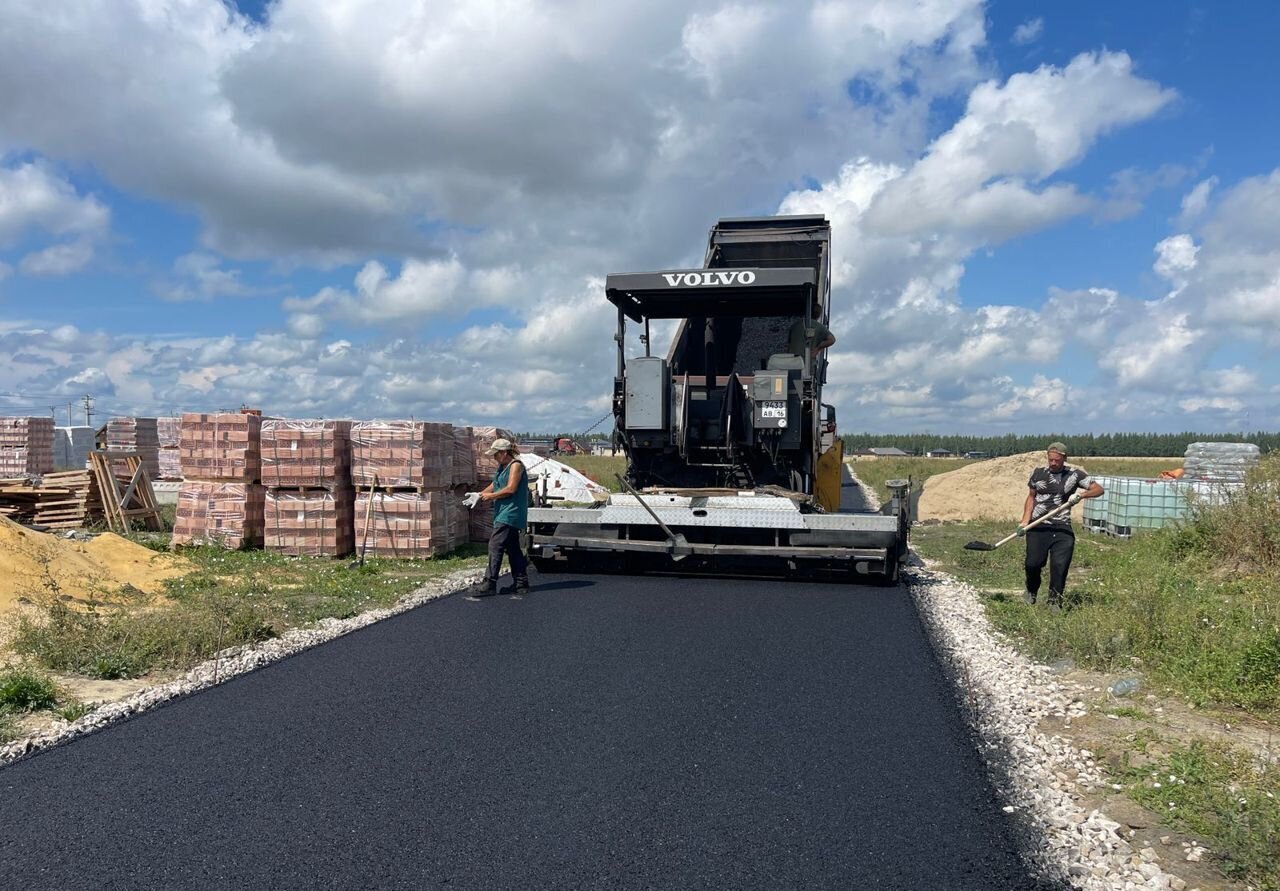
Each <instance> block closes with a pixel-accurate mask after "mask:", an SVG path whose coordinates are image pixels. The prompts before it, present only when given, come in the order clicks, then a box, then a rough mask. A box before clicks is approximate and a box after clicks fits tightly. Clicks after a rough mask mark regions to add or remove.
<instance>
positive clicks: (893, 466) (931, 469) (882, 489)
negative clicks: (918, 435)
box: [853, 458, 975, 503]
mask: <svg viewBox="0 0 1280 891" xmlns="http://www.w3.org/2000/svg"><path fill="white" fill-rule="evenodd" d="M973 463H975V462H973V461H969V460H967V459H965V458H871V459H867V458H859V459H855V460H854V462H853V472H854V474H855V475H856V476H857V477H858V479H859V480H860V481H862V483H863V484H864V485H867V486H870V487H871V488H872V489H873V490H875V493H876V494H877V495H879V496H880V501H881V503H884V502H886V501H888V500H889V487H888V486H886V485H885V483H886V482H887V481H888V480H904V479H907V478H908V477H910V478H911V484H912V491H914V492H917V493H918V492H919V491H920V489H921V487H922V486H924V481H925V480H927V479H928V478H929V477H931V476H936V475H937V474H939V473H947V472H949V471H952V470H959V469H960V468H961V467H964V466H965V465H967V464H973Z"/></svg>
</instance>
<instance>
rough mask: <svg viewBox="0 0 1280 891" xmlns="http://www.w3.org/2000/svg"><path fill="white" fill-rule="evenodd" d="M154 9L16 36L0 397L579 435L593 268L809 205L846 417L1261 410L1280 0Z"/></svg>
mask: <svg viewBox="0 0 1280 891" xmlns="http://www.w3.org/2000/svg"><path fill="white" fill-rule="evenodd" d="M159 5H160V6H166V4H159ZM155 6H156V4H146V5H143V4H140V3H137V2H134V0H121V2H120V3H119V4H118V5H115V6H112V7H111V9H110V10H108V9H106V8H105V6H104V8H100V9H99V8H93V7H89V6H86V7H83V8H77V9H75V10H73V11H71V12H65V11H64V12H61V13H59V14H58V15H57V16H56V17H55V16H53V15H51V14H50V13H49V12H48V11H47V9H46V8H45V6H44V5H42V4H38V3H35V2H30V3H23V2H19V3H17V4H14V7H13V10H12V12H11V13H10V15H9V19H10V27H9V28H7V29H6V31H5V33H4V34H2V35H0V77H2V78H3V80H4V82H5V83H8V84H21V85H22V89H21V90H16V91H11V92H10V96H9V98H8V99H7V100H5V101H0V341H3V346H4V358H0V412H10V413H13V412H19V411H24V412H25V411H32V412H37V411H38V412H40V413H43V412H44V411H46V410H47V408H46V406H47V405H48V404H52V403H54V402H57V403H58V404H62V403H64V402H65V401H66V400H67V399H68V398H70V397H73V396H77V397H78V396H79V395H80V394H82V393H86V392H88V393H92V394H93V395H94V396H95V397H96V399H97V400H98V404H99V407H100V409H101V410H102V411H103V412H104V413H133V412H138V413H147V412H157V411H167V410H173V409H183V408H190V409H211V408H219V407H235V406H239V405H240V404H243V403H248V404H253V405H260V406H262V407H263V408H264V409H266V410H268V411H270V412H273V413H277V414H288V415H330V416H332V415H348V416H355V417H373V416H389V415H410V414H412V415H415V416H419V417H423V416H426V417H440V418H442V419H448V420H455V421H459V422H471V423H502V424H506V425H511V426H514V427H516V428H519V429H546V430H553V429H555V430H562V429H576V428H579V427H581V426H584V425H585V424H587V423H589V422H592V421H595V420H596V419H597V418H599V417H600V415H602V414H603V413H604V412H605V411H607V409H608V393H609V389H610V378H611V374H612V372H611V367H612V360H613V357H612V349H611V347H612V344H611V342H610V341H609V339H608V336H609V332H610V328H611V324H612V321H611V318H610V314H609V312H608V309H607V307H606V305H605V303H604V300H603V294H602V292H601V289H600V287H599V279H600V278H601V277H602V276H603V275H604V274H606V273H608V272H611V271H620V270H635V269H643V268H661V267H677V266H684V265H690V264H694V263H696V262H697V261H698V260H699V259H700V256H701V251H702V243H703V239H704V238H705V232H706V229H707V227H708V226H709V225H710V224H711V223H712V222H713V221H714V220H715V219H716V218H717V217H719V216H735V215H742V214H758V213H774V212H779V211H790V212H794V211H804V212H823V213H826V214H828V216H829V217H830V218H831V219H832V221H833V225H834V239H835V242H836V258H837V266H838V269H837V277H836V307H835V314H834V317H833V327H834V329H835V331H836V333H837V335H838V337H839V341H838V343H837V345H836V347H835V348H834V349H833V351H832V375H831V388H830V392H831V395H832V397H833V398H834V400H835V401H836V402H837V405H838V407H839V408H840V410H841V411H840V416H841V418H842V423H843V424H844V425H845V427H846V428H847V429H871V430H882V431H893V430H934V431H938V432H944V431H956V432H987V431H994V432H1004V431H1007V430H1016V431H1035V430H1049V429H1055V430H1070V431H1080V432H1083V431H1087V430H1095V431H1104V430H1182V429H1200V430H1235V429H1241V428H1243V427H1245V426H1251V427H1256V428H1272V429H1274V428H1275V427H1276V426H1277V423H1278V422H1280V391H1278V390H1277V384H1276V382H1277V381H1280V367H1277V360H1276V359H1274V358H1272V355H1273V354H1274V353H1275V346H1276V343H1277V340H1280V227H1278V226H1277V225H1276V224H1274V223H1269V222H1268V221H1267V217H1266V214H1265V213H1264V212H1263V211H1262V210H1261V209H1263V208H1267V207H1269V206H1274V204H1270V203H1269V202H1270V201H1271V199H1272V198H1280V175H1275V174H1274V172H1275V171H1276V170H1277V168H1280V159H1278V158H1277V157H1276V150H1275V146H1276V145H1277V144H1280V140H1278V139H1277V133H1276V128H1277V126H1278V125H1277V121H1278V120H1280V115H1278V114H1277V111H1280V109H1277V107H1276V106H1277V103H1278V101H1280V100H1277V97H1276V94H1275V91H1274V89H1273V88H1272V87H1271V84H1273V83H1274V82H1275V81H1276V80H1277V74H1278V73H1277V72H1276V71H1275V70H1274V69H1275V68H1276V67H1277V62H1276V61H1275V54H1274V52H1273V51H1272V48H1271V47H1270V46H1269V45H1268V41H1269V39H1270V38H1271V37H1272V36H1273V35H1274V34H1275V33H1277V30H1280V29H1278V28H1277V26H1278V25H1280V11H1278V9H1277V8H1276V7H1274V6H1272V5H1269V4H1248V5H1244V4H1241V5H1238V6H1232V7H1230V8H1223V7H1221V6H1216V5H1215V6H1210V5H1205V4H1191V3H1128V4H1110V3H1101V2H1091V3H1083V4H1074V5H1071V6H1069V7H1068V6H1063V5H1061V4H1047V3H1044V4H1036V3H1013V2H994V3H986V4H984V3H981V2H978V0H936V2H922V3H920V4H918V5H917V6H915V7H914V8H913V7H912V5H911V4H904V3H877V2H874V0H842V2H830V3H824V4H821V5H817V4H814V5H810V4H806V3H783V2H781V0H777V2H774V0H759V2H756V3H745V4H743V3H737V4H729V3H725V2H718V0H706V2H695V3H685V2H681V3H676V2H668V0H662V2H656V3H654V4H651V5H650V6H648V7H646V9H644V10H637V9H632V8H631V7H630V6H629V5H618V6H612V5H611V4H608V3H586V2H571V0H562V2H559V3H554V4H532V3H530V4H518V3H517V4H507V5H505V6H503V7H502V14H501V15H494V14H491V13H492V12H493V10H494V9H496V8H497V4H495V3H491V2H489V0H471V2H469V3H461V2H433V3H426V2H421V3H420V2H414V0H405V2H404V3H402V4H398V5H397V4H386V3H374V2H372V0H333V2H329V3H318V2H303V0H278V2H275V3H271V4H264V3H256V2H254V3H250V2H240V3H239V5H238V6H228V5H224V4H223V3H221V2H219V0H172V2H170V3H168V4H167V8H166V9H165V10H164V15H157V14H154V9H153V10H152V11H151V12H148V9H147V8H148V7H155ZM563 21H574V22H576V23H577V27H576V28H575V29H573V31H572V32H571V33H566V31H565V29H563V28H561V27H559V25H558V24H557V23H558V22H563ZM38 47H46V48H50V49H49V50H48V51H47V52H41V51H39V50H38V49H35V48H38ZM60 416H61V414H60Z"/></svg>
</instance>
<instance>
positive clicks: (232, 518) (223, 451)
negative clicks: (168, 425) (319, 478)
mask: <svg viewBox="0 0 1280 891" xmlns="http://www.w3.org/2000/svg"><path fill="white" fill-rule="evenodd" d="M261 449H262V417H261V416H260V415H256V414H244V413H238V412H221V413H214V414H198V413H195V412H188V413H186V414H183V415H182V420H181V422H180V425H179V436H178V455H179V461H180V465H181V471H182V477H183V481H182V487H181V488H180V489H179V490H178V510H177V515H176V518H175V520H174V526H173V543H174V544H175V545H180V544H218V545H222V546H223V547H225V548H231V549H238V548H253V547H262V545H263V541H264V512H265V501H266V492H265V490H264V488H263V486H262V483H261V476H262V451H261Z"/></svg>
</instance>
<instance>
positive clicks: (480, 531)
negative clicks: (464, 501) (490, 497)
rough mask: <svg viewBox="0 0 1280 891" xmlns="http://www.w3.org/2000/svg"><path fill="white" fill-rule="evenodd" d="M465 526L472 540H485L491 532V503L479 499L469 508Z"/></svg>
mask: <svg viewBox="0 0 1280 891" xmlns="http://www.w3.org/2000/svg"><path fill="white" fill-rule="evenodd" d="M467 527H468V531H469V532H470V535H471V540H472V541H474V542H487V541H488V540H489V536H490V535H492V534H493V504H492V503H490V502H487V501H481V502H479V503H477V504H476V506H475V507H473V508H471V510H470V512H469V514H468V516H467Z"/></svg>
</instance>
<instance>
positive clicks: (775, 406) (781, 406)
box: [760, 401, 787, 420]
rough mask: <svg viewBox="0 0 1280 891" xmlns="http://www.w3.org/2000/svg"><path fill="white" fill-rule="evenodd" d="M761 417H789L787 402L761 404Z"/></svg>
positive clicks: (784, 418)
mask: <svg viewBox="0 0 1280 891" xmlns="http://www.w3.org/2000/svg"><path fill="white" fill-rule="evenodd" d="M760 417H762V418H782V419H783V420H786V417H787V403H785V402H773V401H769V402H761V403H760Z"/></svg>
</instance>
